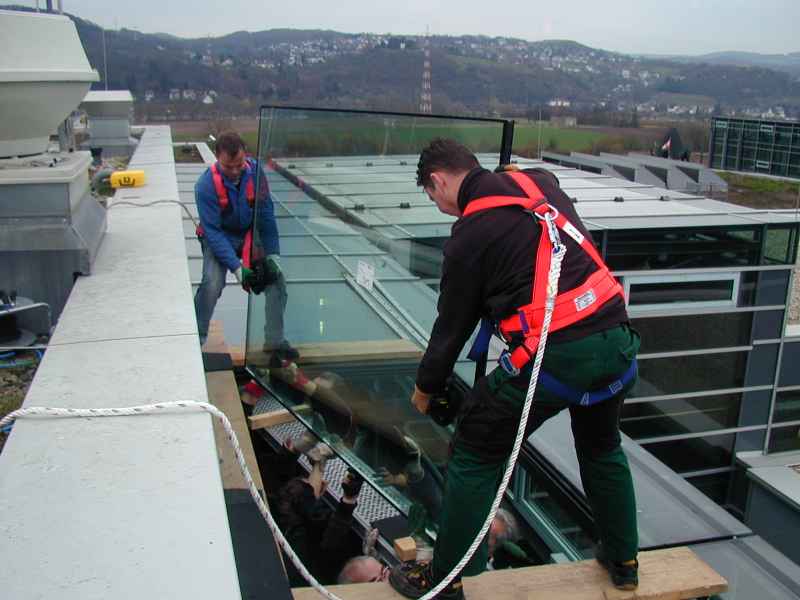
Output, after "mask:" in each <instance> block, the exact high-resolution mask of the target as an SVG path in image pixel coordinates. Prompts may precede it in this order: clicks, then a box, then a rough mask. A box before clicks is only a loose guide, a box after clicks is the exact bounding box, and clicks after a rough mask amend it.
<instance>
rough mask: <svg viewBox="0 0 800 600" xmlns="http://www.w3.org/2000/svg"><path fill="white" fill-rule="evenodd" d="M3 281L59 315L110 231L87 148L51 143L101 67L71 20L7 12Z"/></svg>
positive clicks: (0, 86)
mask: <svg viewBox="0 0 800 600" xmlns="http://www.w3.org/2000/svg"><path fill="white" fill-rule="evenodd" d="M0 40H2V46H3V51H2V52H0V115H2V116H0V287H2V288H5V289H14V290H18V291H19V294H20V296H24V297H27V298H30V299H31V300H32V301H33V302H35V303H39V302H46V303H47V304H49V305H50V307H51V309H52V312H53V316H54V317H55V318H57V317H58V315H59V314H60V313H61V310H62V308H63V306H64V304H65V303H66V301H67V297H68V296H69V293H70V291H71V289H72V285H73V283H74V280H75V275H76V274H84V275H87V274H89V273H90V272H91V269H92V263H93V262H94V258H95V256H96V255H97V250H98V249H99V247H100V243H101V241H102V239H103V234H104V233H105V230H106V212H105V209H104V208H103V207H102V206H100V204H99V203H98V202H97V200H96V199H95V198H94V197H93V196H92V194H91V191H90V188H89V171H88V170H89V166H90V164H91V156H90V154H89V152H59V151H51V150H49V149H48V144H49V138H50V134H51V133H53V132H54V131H55V130H56V129H57V128H58V127H59V125H60V124H61V123H62V122H64V120H65V119H66V118H67V117H68V116H69V115H70V113H71V112H72V111H73V110H74V109H75V108H76V107H77V106H78V104H79V103H80V101H81V100H83V99H84V97H85V96H86V92H87V90H88V89H89V86H90V85H91V83H92V82H93V81H97V80H98V76H97V72H96V71H94V70H92V69H91V67H90V66H89V61H88V60H87V58H86V54H85V53H84V51H83V46H82V45H81V41H80V39H79V38H78V32H77V30H76V29H75V25H74V24H73V23H72V21H71V20H70V19H69V18H67V17H64V16H62V15H53V14H42V13H29V12H19V11H8V10H0Z"/></svg>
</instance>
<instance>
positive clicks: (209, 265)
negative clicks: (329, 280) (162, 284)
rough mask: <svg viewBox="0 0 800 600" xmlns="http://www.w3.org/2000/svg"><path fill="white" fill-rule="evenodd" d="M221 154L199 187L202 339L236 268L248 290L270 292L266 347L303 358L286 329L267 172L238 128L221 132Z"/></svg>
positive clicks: (285, 355)
mask: <svg viewBox="0 0 800 600" xmlns="http://www.w3.org/2000/svg"><path fill="white" fill-rule="evenodd" d="M215 154H216V157H217V161H216V162H215V163H214V164H213V165H211V166H210V167H209V168H208V169H206V170H205V171H204V172H203V174H202V175H201V176H200V178H199V179H198V180H197V183H196V184H195V187H194V193H195V203H196V204H197V212H198V215H199V217H200V225H199V226H198V228H197V237H198V239H199V240H200V247H201V249H202V252H203V276H202V279H201V281H200V286H199V287H198V288H197V292H196V293H195V296H194V307H195V314H196V317H197V329H198V333H199V334H200V345H201V346H202V345H203V344H205V342H206V338H207V337H208V326H209V323H210V321H211V316H212V314H213V313H214V308H215V306H216V304H217V300H219V297H220V296H221V295H222V291H223V290H224V289H225V278H226V275H227V273H228V272H229V271H230V272H231V273H233V274H234V276H235V277H236V280H237V281H238V282H239V283H240V284H241V286H242V287H243V288H244V290H245V291H247V292H249V291H250V290H251V288H252V289H253V291H254V292H261V291H263V293H264V296H265V298H264V320H265V322H264V346H263V350H264V352H266V353H268V354H271V355H272V356H274V357H276V358H278V359H284V360H294V359H297V358H298V352H297V351H296V350H295V349H294V348H293V347H292V346H291V345H290V344H289V342H287V341H286V339H285V338H284V333H283V313H284V311H285V309H286V299H287V294H286V281H285V279H284V277H283V273H282V272H281V268H280V243H279V239H278V228H277V225H276V223H275V210H274V206H273V203H272V198H271V197H270V193H269V186H268V185H267V178H266V176H265V174H264V172H263V170H262V169H261V168H260V167H259V165H258V163H257V162H256V161H255V160H253V159H252V158H249V157H247V155H246V148H245V144H244V141H243V140H242V138H241V137H240V136H239V135H238V134H237V133H235V132H232V131H231V132H226V133H223V134H221V135H220V136H219V138H217V141H216V146H215ZM259 175H260V181H257V178H259ZM256 188H258V193H259V198H258V199H256V197H255V196H256ZM254 219H255V222H256V223H255V225H256V226H255V227H253V220H254ZM251 261H252V262H251Z"/></svg>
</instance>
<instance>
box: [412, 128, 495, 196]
mask: <svg viewBox="0 0 800 600" xmlns="http://www.w3.org/2000/svg"><path fill="white" fill-rule="evenodd" d="M480 166H481V165H480V163H479V162H478V159H477V158H475V155H474V154H473V153H472V151H471V150H470V149H469V148H467V147H466V146H464V145H463V144H459V143H458V142H457V141H455V140H450V139H445V138H436V139H435V140H433V141H432V142H431V143H430V144H428V146H427V147H426V148H424V149H423V150H422V153H421V154H420V155H419V163H417V185H419V186H422V187H428V186H429V185H430V184H431V173H433V172H434V171H448V172H450V173H462V172H464V171H471V170H472V169H474V168H475V167H480Z"/></svg>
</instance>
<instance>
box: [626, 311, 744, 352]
mask: <svg viewBox="0 0 800 600" xmlns="http://www.w3.org/2000/svg"><path fill="white" fill-rule="evenodd" d="M752 321H753V313H721V314H709V315H687V316H674V317H650V318H634V319H633V320H632V322H633V326H634V328H635V329H637V330H638V331H639V333H640V334H641V336H642V347H641V350H640V352H641V353H643V354H649V353H654V352H674V351H676V350H698V349H701V348H728V347H734V346H746V345H748V344H749V343H750V328H751V326H752Z"/></svg>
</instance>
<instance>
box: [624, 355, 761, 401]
mask: <svg viewBox="0 0 800 600" xmlns="http://www.w3.org/2000/svg"><path fill="white" fill-rule="evenodd" d="M747 354H748V353H747V352H721V353H714V354H702V355H693V356H673V357H670V358H648V359H640V360H639V379H638V381H637V382H636V386H635V387H634V388H633V392H632V393H631V397H645V396H662V395H669V394H681V393H688V392H699V391H705V390H715V389H726V388H735V387H742V385H743V384H744V375H745V365H746V362H747Z"/></svg>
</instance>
